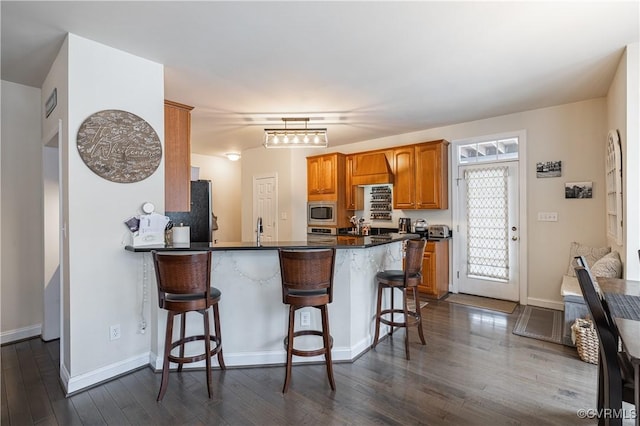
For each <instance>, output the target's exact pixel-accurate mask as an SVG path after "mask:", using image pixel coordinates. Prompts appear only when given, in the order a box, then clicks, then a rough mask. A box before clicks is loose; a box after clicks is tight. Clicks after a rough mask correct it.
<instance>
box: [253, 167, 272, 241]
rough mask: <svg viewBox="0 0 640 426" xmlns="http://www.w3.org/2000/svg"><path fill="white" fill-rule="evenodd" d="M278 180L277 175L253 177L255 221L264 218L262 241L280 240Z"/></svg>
mask: <svg viewBox="0 0 640 426" xmlns="http://www.w3.org/2000/svg"><path fill="white" fill-rule="evenodd" d="M277 183H278V180H277V176H276V175H268V176H254V178H253V223H254V226H255V224H256V223H257V219H258V217H261V218H262V228H263V233H262V237H261V239H262V241H277V240H278V222H277V220H276V218H277V217H278V201H277V200H278V184H277Z"/></svg>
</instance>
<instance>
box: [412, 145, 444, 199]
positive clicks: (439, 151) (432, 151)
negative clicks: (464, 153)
mask: <svg viewBox="0 0 640 426" xmlns="http://www.w3.org/2000/svg"><path fill="white" fill-rule="evenodd" d="M447 146H448V142H446V141H438V142H430V143H425V144H420V145H417V147H416V207H415V208H416V209H446V208H448V198H449V194H448V191H449V189H448V188H449V185H448V180H449V166H448V150H447Z"/></svg>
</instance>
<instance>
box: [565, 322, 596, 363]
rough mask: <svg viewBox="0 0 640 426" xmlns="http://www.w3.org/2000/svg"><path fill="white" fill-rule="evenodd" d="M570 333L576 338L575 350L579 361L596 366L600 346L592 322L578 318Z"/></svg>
mask: <svg viewBox="0 0 640 426" xmlns="http://www.w3.org/2000/svg"><path fill="white" fill-rule="evenodd" d="M571 331H572V332H573V334H574V335H575V338H576V348H577V349H578V355H579V356H580V359H581V360H583V361H584V362H588V363H590V364H597V363H598V354H599V351H600V344H599V343H598V335H597V333H596V329H595V327H594V326H593V321H591V320H590V319H583V318H578V319H576V322H574V323H573V325H572V326H571Z"/></svg>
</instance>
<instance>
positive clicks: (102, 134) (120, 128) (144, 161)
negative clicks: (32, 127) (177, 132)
mask: <svg viewBox="0 0 640 426" xmlns="http://www.w3.org/2000/svg"><path fill="white" fill-rule="evenodd" d="M78 152H79V153H80V157H81V158H82V161H84V162H85V164H86V165H87V166H88V167H89V168H90V169H91V170H92V171H93V172H94V173H96V174H97V175H98V176H100V177H102V178H104V179H107V180H110V181H112V182H118V183H132V182H139V181H141V180H143V179H146V178H147V177H149V176H151V175H152V174H153V172H155V171H156V169H157V168H158V166H159V165H160V159H161V158H162V144H161V143H160V139H159V138H158V135H157V134H156V132H155V130H153V127H151V125H150V124H149V123H147V122H146V121H145V120H143V119H142V118H140V117H138V116H137V115H135V114H132V113H130V112H127V111H121V110H117V109H108V110H104V111H98V112H96V113H94V114H92V115H90V116H89V117H88V118H87V119H86V120H84V122H83V123H82V125H81V126H80V129H79V130H78Z"/></svg>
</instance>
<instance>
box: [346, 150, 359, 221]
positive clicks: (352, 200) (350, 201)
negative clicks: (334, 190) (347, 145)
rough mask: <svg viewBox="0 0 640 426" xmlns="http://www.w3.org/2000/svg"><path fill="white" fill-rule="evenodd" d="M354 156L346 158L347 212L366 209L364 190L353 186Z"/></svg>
mask: <svg viewBox="0 0 640 426" xmlns="http://www.w3.org/2000/svg"><path fill="white" fill-rule="evenodd" d="M353 157H354V156H353V155H347V156H346V168H347V169H346V173H345V174H346V176H345V182H346V184H345V206H346V209H347V210H362V209H364V188H363V187H362V186H358V185H354V184H353V178H352V176H353Z"/></svg>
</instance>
